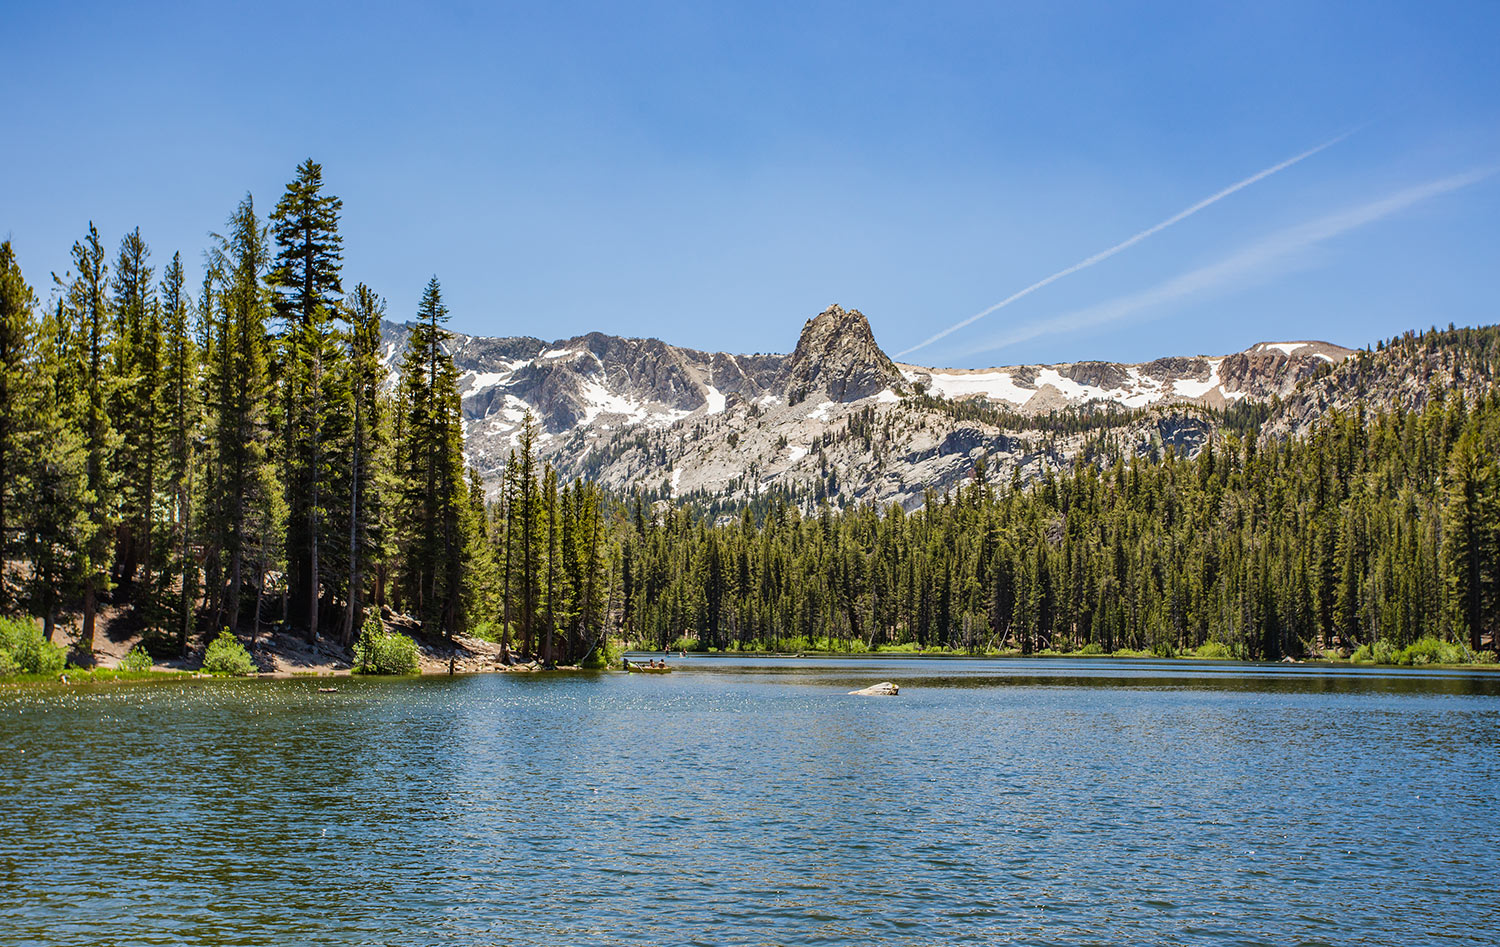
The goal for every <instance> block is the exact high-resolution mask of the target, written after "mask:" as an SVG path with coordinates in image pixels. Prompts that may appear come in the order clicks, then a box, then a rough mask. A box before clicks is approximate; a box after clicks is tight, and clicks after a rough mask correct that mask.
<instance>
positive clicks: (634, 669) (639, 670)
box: [625, 662, 672, 674]
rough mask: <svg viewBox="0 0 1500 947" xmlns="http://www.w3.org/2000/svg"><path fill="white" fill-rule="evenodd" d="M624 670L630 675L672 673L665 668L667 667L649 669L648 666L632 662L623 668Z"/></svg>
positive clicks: (669, 669)
mask: <svg viewBox="0 0 1500 947" xmlns="http://www.w3.org/2000/svg"><path fill="white" fill-rule="evenodd" d="M625 670H627V671H629V672H630V673H631V674H671V673H672V669H671V668H667V667H662V668H654V667H649V666H647V665H644V664H635V663H634V662H632V663H630V664H627V665H626V666H625Z"/></svg>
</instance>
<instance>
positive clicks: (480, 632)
mask: <svg viewBox="0 0 1500 947" xmlns="http://www.w3.org/2000/svg"><path fill="white" fill-rule="evenodd" d="M377 621H378V619H377ZM369 624H370V623H369V622H368V621H366V622H365V625H366V626H368V625H369ZM504 627H505V626H504V625H503V624H502V623H500V622H495V621H482V622H480V623H479V624H477V625H475V626H474V627H473V628H470V629H469V634H471V635H473V636H474V637H475V638H478V639H479V640H481V641H493V642H499V640H500V632H501V631H502V630H503V629H504Z"/></svg>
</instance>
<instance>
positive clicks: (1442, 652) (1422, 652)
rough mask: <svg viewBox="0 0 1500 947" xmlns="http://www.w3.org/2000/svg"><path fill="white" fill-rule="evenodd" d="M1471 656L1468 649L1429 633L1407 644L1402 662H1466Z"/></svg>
mask: <svg viewBox="0 0 1500 947" xmlns="http://www.w3.org/2000/svg"><path fill="white" fill-rule="evenodd" d="M1468 657H1469V652H1468V649H1466V648H1465V647H1464V646H1463V645H1459V644H1453V643H1452V642H1449V641H1443V640H1441V639H1439V638H1434V637H1432V636H1431V635H1428V636H1426V637H1423V638H1418V639H1417V640H1416V641H1413V642H1412V643H1411V644H1409V645H1407V646H1406V650H1404V651H1403V652H1402V653H1401V663H1402V664H1464V663H1467V661H1468Z"/></svg>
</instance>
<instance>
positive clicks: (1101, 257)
mask: <svg viewBox="0 0 1500 947" xmlns="http://www.w3.org/2000/svg"><path fill="white" fill-rule="evenodd" d="M1357 130H1358V129H1355V130H1353V131H1347V132H1344V133H1343V134H1342V135H1339V136H1338V137H1337V138H1331V139H1329V140H1328V141H1325V142H1323V143H1322V144H1321V145H1318V146H1317V147H1316V148H1309V149H1308V150H1306V151H1304V152H1302V153H1301V154H1299V155H1293V156H1292V157H1290V158H1288V159H1286V160H1285V161H1283V162H1281V163H1280V164H1273V165H1271V166H1270V167H1269V168H1266V169H1265V170H1263V171H1257V172H1256V173H1254V174H1252V175H1250V176H1249V177H1248V178H1245V179H1244V180H1243V181H1236V182H1235V183H1234V184H1231V185H1229V186H1228V187H1226V188H1224V190H1222V191H1219V192H1218V193H1216V194H1212V195H1209V196H1208V197H1205V198H1204V199H1203V200H1201V201H1199V202H1198V203H1196V204H1194V205H1193V206H1191V207H1188V208H1186V209H1184V210H1181V211H1178V212H1177V213H1175V214H1173V215H1172V216H1171V217H1168V218H1167V219H1166V220H1163V221H1162V222H1161V223H1159V224H1155V225H1154V226H1151V227H1147V228H1146V229H1145V230H1142V231H1141V232H1140V233H1138V234H1136V235H1135V236H1133V237H1130V238H1129V239H1126V240H1123V241H1121V242H1120V243H1117V244H1115V245H1114V246H1112V247H1110V248H1109V249H1107V250H1100V251H1099V252H1098V253H1096V254H1094V255H1093V256H1091V257H1089V258H1088V259H1085V260H1080V261H1079V262H1077V263H1074V264H1073V265H1072V266H1070V267H1068V268H1066V269H1062V270H1058V271H1057V272H1056V273H1053V274H1052V275H1051V276H1049V277H1047V278H1046V279H1042V280H1038V281H1037V282H1035V283H1032V284H1031V285H1030V286H1028V287H1026V288H1025V289H1023V290H1020V291H1019V292H1015V293H1012V294H1011V295H1009V296H1007V297H1005V298H1004V299H1002V300H1000V301H999V302H997V303H995V304H994V305H993V306H991V307H990V308H988V309H986V310H984V311H983V312H976V313H975V314H974V315H972V316H970V317H969V318H967V319H964V320H962V321H961V322H955V323H954V324H953V325H951V326H949V327H948V328H946V329H944V330H943V331H941V332H939V333H937V334H936V335H933V336H929V337H928V338H926V339H923V340H922V341H921V342H918V343H917V344H916V345H913V346H912V347H911V348H909V349H902V350H901V351H900V352H897V353H896V357H897V358H900V357H901V356H903V355H906V354H909V353H911V352H915V351H917V350H918V349H923V348H926V347H927V346H929V345H931V344H932V343H934V342H936V341H938V340H939V339H941V338H944V337H946V336H949V335H952V334H953V333H955V332H957V331H958V330H959V329H963V328H966V327H967V326H971V325H973V324H974V323H976V322H978V321H979V320H980V319H983V318H984V317H985V316H987V315H989V314H990V313H992V312H995V311H996V310H999V309H1004V308H1005V307H1006V306H1009V305H1010V304H1011V303H1013V302H1015V301H1016V300H1018V299H1021V298H1023V297H1026V296H1030V295H1031V294H1032V293H1034V292H1036V291H1037V290H1039V289H1041V288H1042V287H1044V286H1047V285H1049V284H1051V283H1055V282H1057V281H1058V280H1060V279H1062V278H1063V277H1065V276H1071V275H1073V274H1074V273H1077V272H1078V271H1079V270H1085V269H1088V268H1089V267H1091V266H1093V265H1094V264H1095V263H1101V262H1103V261H1105V260H1107V259H1109V258H1110V257H1112V256H1114V255H1115V254H1116V253H1119V252H1120V251H1121V250H1128V249H1129V248H1131V247H1133V246H1135V245H1136V244H1138V243H1140V242H1141V241H1142V240H1145V239H1146V238H1147V237H1150V236H1152V235H1153V234H1158V233H1161V232H1162V231H1163V230H1166V229H1167V228H1168V227H1170V226H1172V225H1173V224H1175V223H1179V222H1181V221H1183V220H1186V219H1187V218H1189V217H1191V216H1193V215H1194V214H1196V213H1198V211H1200V210H1203V209H1204V208H1205V207H1208V206H1210V205H1212V204H1217V203H1218V202H1219V201H1222V200H1223V199H1224V198H1226V197H1228V196H1229V195H1231V194H1233V193H1235V192H1236V191H1240V190H1244V189H1245V188H1247V187H1249V186H1250V185H1252V184H1254V183H1255V182H1257V181H1261V180H1264V179H1266V178H1268V177H1270V176H1271V175H1273V174H1275V173H1276V172H1278V171H1283V170H1285V169H1287V168H1290V167H1291V166H1292V165H1294V164H1296V163H1297V162H1299V161H1302V160H1303V159H1305V158H1311V157H1312V156H1313V155H1315V154H1317V153H1318V152H1320V151H1322V150H1323V149H1325V148H1331V147H1333V146H1334V145H1336V144H1338V143H1339V142H1341V141H1343V140H1344V139H1345V138H1348V137H1349V136H1350V135H1352V134H1354V131H1357Z"/></svg>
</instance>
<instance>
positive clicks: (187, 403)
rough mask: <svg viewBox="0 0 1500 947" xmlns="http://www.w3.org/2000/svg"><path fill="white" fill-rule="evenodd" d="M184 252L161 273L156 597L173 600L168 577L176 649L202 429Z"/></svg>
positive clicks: (189, 566) (184, 614) (190, 591)
mask: <svg viewBox="0 0 1500 947" xmlns="http://www.w3.org/2000/svg"><path fill="white" fill-rule="evenodd" d="M184 281H185V274H184V272H183V267H182V255H181V254H173V255H172V261H171V263H169V264H168V265H167V268H166V270H165V272H164V273H163V274H162V282H161V288H160V293H161V302H162V313H163V322H164V325H163V353H162V356H163V372H162V392H161V401H162V407H163V416H162V422H163V423H162V429H163V431H164V436H165V441H164V444H163V453H162V483H161V489H162V493H163V495H164V496H166V497H167V498H169V502H170V504H171V505H170V514H169V516H170V519H169V523H168V529H167V530H166V532H165V533H164V534H163V535H162V537H161V550H160V553H159V557H160V559H161V561H163V562H169V563H170V568H168V569H166V570H164V572H163V574H162V575H163V578H162V583H161V587H160V589H159V590H158V593H157V597H158V598H159V600H161V601H163V602H165V601H167V600H168V599H169V597H170V595H169V593H170V591H171V590H170V588H169V582H168V578H169V577H170V579H171V580H172V581H175V583H176V586H177V587H176V596H175V603H174V606H173V608H172V609H171V614H170V616H169V620H168V625H169V626H170V628H171V630H172V632H173V634H174V635H175V646H176V650H177V651H178V652H179V653H180V652H182V651H183V650H185V649H186V648H187V640H188V634H189V632H190V631H191V629H192V613H193V602H194V600H195V599H196V598H197V568H196V565H195V563H194V561H193V557H192V553H191V548H192V543H193V516H194V510H193V478H194V473H195V472H196V470H197V467H198V461H199V457H198V451H197V439H198V436H199V432H200V429H201V409H200V405H199V397H200V393H199V386H198V375H199V370H200V363H199V355H200V353H199V351H198V346H197V344H196V343H195V341H194V339H193V332H192V327H191V326H190V325H189V323H188V310H189V306H190V302H189V300H188V297H187V294H186V292H185V291H184V288H183V284H184Z"/></svg>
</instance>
